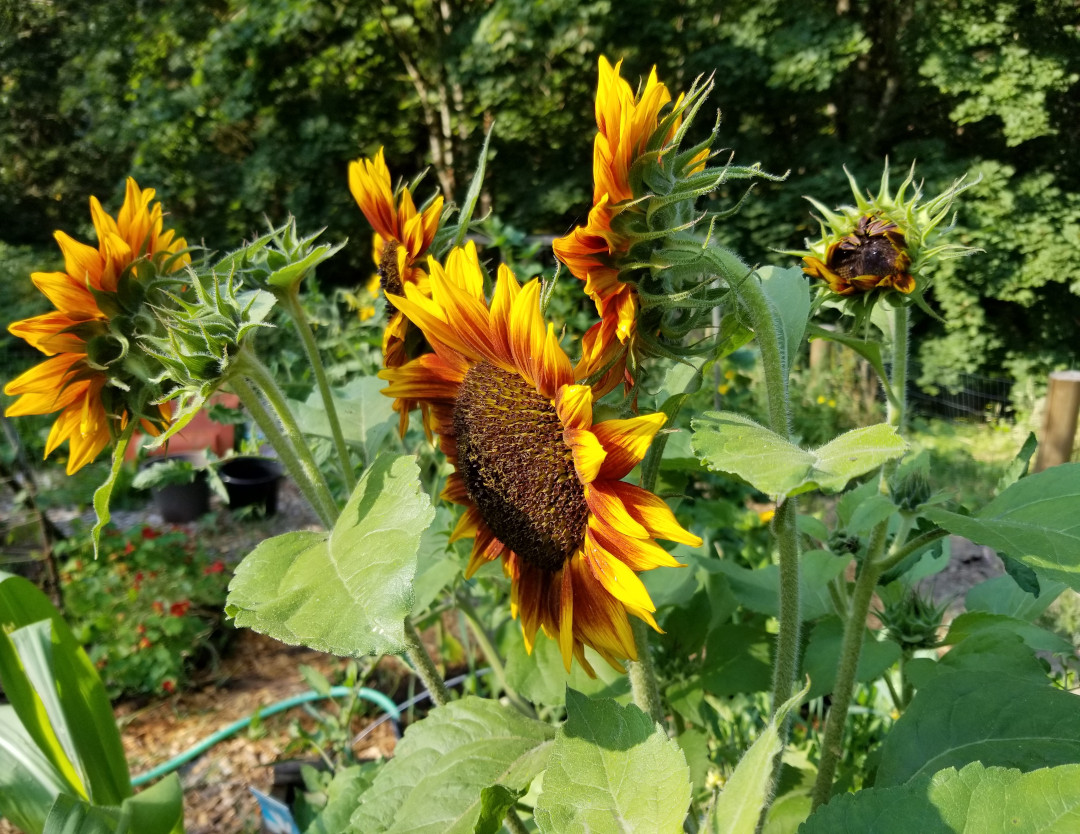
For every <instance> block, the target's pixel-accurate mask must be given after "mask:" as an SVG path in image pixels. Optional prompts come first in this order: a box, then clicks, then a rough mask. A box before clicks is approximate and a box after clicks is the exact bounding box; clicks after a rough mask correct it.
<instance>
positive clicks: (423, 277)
mask: <svg viewBox="0 0 1080 834" xmlns="http://www.w3.org/2000/svg"><path fill="white" fill-rule="evenodd" d="M416 185H417V183H413V185H412V186H411V187H410V186H405V185H398V186H397V187H396V188H395V187H392V186H391V183H390V170H389V169H388V168H387V167H386V161H385V159H384V157H383V149H382V148H379V152H378V153H377V154H375V156H374V157H372V158H371V159H357V160H355V161H353V162H351V163H349V190H350V191H351V192H352V195H353V198H354V199H355V200H356V202H357V205H359V206H360V211H362V212H363V214H364V217H366V218H367V221H368V223H370V224H371V227H372V228H373V229H374V230H375V234H374V236H373V238H372V246H371V248H372V260H374V262H375V269H376V271H377V274H378V277H379V286H380V287H381V288H382V290H383V294H384V296H385V298H386V300H387V305H388V308H389V313H390V315H389V319H388V321H387V324H386V329H385V330H384V331H383V344H382V350H383V366H384V367H386V368H397V367H400V366H401V365H403V364H404V363H406V362H408V361H409V360H410V359H413V358H415V357H417V356H419V355H420V354H422V353H425V352H427V351H428V350H429V349H430V348H429V347H428V346H427V344H426V342H425V341H424V339H423V337H422V334H421V333H420V332H419V331H418V330H417V329H416V328H415V327H413V326H412V325H411V324H410V323H409V320H408V319H407V318H406V317H405V316H403V315H401V313H400V312H399V311H398V310H397V309H396V308H395V307H394V303H393V301H392V300H391V299H392V297H393V296H400V295H402V294H403V293H404V291H405V287H406V286H413V287H416V288H418V289H419V290H420V291H421V292H422V293H424V294H425V295H429V294H430V289H429V288H428V276H427V272H425V270H424V268H423V265H422V264H423V258H424V256H425V255H426V254H427V252H428V249H429V248H430V247H431V244H432V242H433V241H434V240H435V235H436V233H437V232H438V230H439V224H440V222H441V220H442V214H443V198H442V197H441V196H438V195H436V196H434V197H432V198H431V199H430V200H428V201H427V202H426V203H425V204H424V205H423V206H422V207H421V208H420V209H417V207H416V203H415V202H414V200H413V196H412V192H413V191H414V190H415V188H416ZM416 405H417V404H416V403H415V402H414V401H412V400H409V399H407V398H405V399H398V400H396V401H395V402H394V410H395V411H397V412H399V414H400V421H399V431H400V433H401V435H402V436H403V437H404V435H405V431H406V430H407V429H408V426H409V412H410V411H411V410H412V409H413V408H415V407H416ZM426 425H427V420H426V417H425V426H426Z"/></svg>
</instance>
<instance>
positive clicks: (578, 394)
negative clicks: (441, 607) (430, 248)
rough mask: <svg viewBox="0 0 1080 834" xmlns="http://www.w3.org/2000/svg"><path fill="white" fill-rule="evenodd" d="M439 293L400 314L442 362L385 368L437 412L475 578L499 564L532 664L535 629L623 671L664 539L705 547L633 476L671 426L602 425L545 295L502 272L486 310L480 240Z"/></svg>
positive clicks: (643, 421) (437, 282)
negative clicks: (647, 574)
mask: <svg viewBox="0 0 1080 834" xmlns="http://www.w3.org/2000/svg"><path fill="white" fill-rule="evenodd" d="M429 264H430V267H429V268H430V283H431V290H432V295H431V297H430V298H429V297H427V296H426V295H425V294H424V293H423V292H421V291H420V290H419V289H418V288H416V287H411V286H406V287H405V296H404V297H400V296H399V297H395V298H393V302H394V303H395V304H396V305H397V307H398V309H400V310H401V311H402V312H403V313H404V314H405V315H406V316H408V317H409V319H410V320H411V321H412V322H413V323H414V324H415V325H417V326H418V327H420V328H421V329H422V330H423V332H424V334H425V336H426V337H427V340H428V342H429V344H430V345H431V347H432V349H433V352H432V353H430V354H425V355H423V356H420V357H418V358H417V359H415V360H413V361H411V362H409V363H408V364H406V365H403V366H401V367H398V368H391V369H387V370H384V371H382V372H381V374H380V376H382V377H383V378H384V379H387V380H389V383H390V384H389V386H388V387H387V388H386V389H385V390H384V391H383V393H384V394H387V395H388V396H392V397H409V398H414V399H423V400H424V401H426V402H427V403H429V404H430V409H431V416H432V422H433V428H434V430H435V432H436V433H437V434H438V435H439V439H440V446H441V448H442V451H443V452H444V453H445V454H446V455H447V457H448V459H449V460H450V461H451V462H452V463H453V464H454V467H455V472H454V473H453V474H452V475H451V476H450V477H449V478H448V479H447V483H446V487H445V489H444V490H443V493H442V496H443V497H444V498H446V499H447V500H449V501H452V502H454V503H457V504H461V505H463V506H464V507H465V508H466V509H465V512H464V514H463V515H462V517H461V519H460V521H459V522H458V524H457V526H456V527H455V529H454V531H453V533H452V535H451V540H452V541H453V540H457V539H461V538H473V539H474V544H473V551H472V557H471V559H470V561H469V566H468V569H467V575H469V576H471V575H472V574H473V573H474V572H475V571H476V570H477V569H478V568H479V567H480V566H482V565H484V564H485V563H487V562H489V561H492V560H494V559H499V558H501V559H502V563H503V570H504V572H505V573H506V575H507V576H508V577H509V578H510V579H511V582H512V591H511V613H512V614H513V616H514V617H520V619H521V629H522V633H523V635H524V638H525V645H526V648H527V649H528V650H529V651H530V652H531V651H532V647H533V645H534V641H535V639H536V631H537V629H538V628H539V629H542V630H543V631H544V632H545V633H546V634H547V635H548V636H549V637H552V638H553V639H556V640H557V641H558V643H559V647H560V651H561V653H562V657H563V662H564V664H565V665H566V668H567V669H568V670H569V668H570V665H571V662H572V658H574V657H576V658H577V659H578V662H579V663H580V664H581V665H582V667H583V668H584V669H585V670H586V671H587V672H588V673H589V674H593V670H592V668H591V666H590V665H589V663H588V662H587V661H586V659H585V655H584V646H592V647H593V648H594V649H595V650H596V651H597V652H598V653H599V654H600V655H601V656H602V657H603V658H604V659H605V660H607V661H608V662H609V663H611V664H612V665H613V666H615V667H616V668H619V669H621V666H619V665H618V660H619V659H620V658H629V659H636V657H637V653H636V648H635V645H634V638H633V634H632V631H631V629H630V623H629V619H628V616H627V615H628V614H632V615H634V616H636V617H639V618H641V619H642V620H644V621H645V622H646V623H648V624H649V625H651V626H653V627H654V628H656V621H655V620H654V618H653V616H652V612H653V611H655V607H654V605H653V604H652V600H651V599H650V598H649V594H648V592H647V591H646V589H645V586H644V585H643V584H642V582H641V580H640V579H639V578H638V576H637V574H638V573H639V572H640V571H644V570H651V569H652V568H656V567H660V566H677V565H678V562H676V561H675V559H674V558H672V556H671V555H670V554H669V553H668V552H667V551H665V550H664V549H663V548H662V547H660V546H659V545H658V544H657V543H656V541H655V539H656V538H663V539H668V540H671V541H677V542H685V543H687V544H691V545H695V546H696V545H699V544H700V543H701V539H699V538H698V537H697V536H695V535H693V534H692V533H689V532H688V531H686V530H684V529H683V528H682V527H681V526H680V525H679V523H678V522H677V521H676V520H675V516H674V514H673V513H672V512H671V510H670V509H669V508H668V506H667V504H666V503H664V501H663V500H662V499H660V498H658V497H657V496H656V495H653V494H652V493H651V492H648V491H647V490H644V489H642V488H640V487H637V486H633V485H631V484H628V483H624V482H623V481H622V478H624V477H625V476H626V475H627V474H628V473H629V472H630V470H631V469H633V468H634V466H635V465H636V464H637V463H638V462H640V461H641V459H642V458H643V457H644V455H645V452H646V451H647V449H648V447H649V444H650V443H651V441H652V438H653V437H654V435H655V434H656V432H657V431H658V430H659V429H660V427H661V426H662V425H663V424H664V420H665V418H664V416H663V415H662V414H649V415H643V416H639V417H634V418H631V419H626V420H605V421H603V422H596V423H594V422H593V408H592V404H593V390H592V389H591V388H590V387H589V386H587V385H581V384H578V383H577V380H576V379H575V376H574V370H573V368H572V366H571V363H570V360H569V358H568V357H567V355H566V353H565V352H564V351H563V349H562V348H561V347H560V345H559V343H558V339H557V338H556V336H555V331H554V327H553V326H552V325H551V324H548V325H547V326H546V327H545V324H544V320H543V317H542V315H541V313H540V306H539V296H540V284H539V282H538V281H535V280H534V281H531V282H530V283H528V284H526V285H525V286H524V287H521V286H520V285H519V284H518V282H517V280H516V279H515V278H514V276H513V274H512V273H511V272H510V270H509V269H508V268H506V267H505V266H501V267H500V268H499V272H498V277H497V280H496V285H495V290H494V294H493V296H492V300H491V303H490V304H488V303H487V302H486V301H485V299H484V294H483V277H482V273H481V270H480V265H479V263H478V261H477V256H476V250H475V247H473V246H472V245H471V244H470V245H469V246H467V247H466V248H465V249H455V250H454V251H453V252H451V254H450V256H449V257H448V259H447V263H446V267H445V268H443V267H441V266H440V265H439V264H438V263H437V262H436V261H435V260H434V259H429Z"/></svg>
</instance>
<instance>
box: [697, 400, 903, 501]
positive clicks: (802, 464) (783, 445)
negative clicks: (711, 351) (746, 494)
mask: <svg viewBox="0 0 1080 834" xmlns="http://www.w3.org/2000/svg"><path fill="white" fill-rule="evenodd" d="M691 425H692V426H693V429H694V437H693V440H692V444H693V448H694V452H695V453H696V454H697V456H698V457H699V458H701V460H702V461H703V462H704V463H705V464H706V465H707V466H708V467H709V468H710V469H713V470H716V471H719V472H727V473H729V474H732V475H736V476H738V477H739V478H742V479H743V480H744V481H746V482H747V483H748V484H750V485H751V486H753V487H755V488H756V489H759V490H761V491H762V492H764V493H766V494H767V495H798V494H799V493H802V492H809V491H810V490H813V489H819V490H821V491H822V492H839V491H841V490H842V489H844V487H846V486H847V484H848V482H849V481H851V479H852V478H857V477H859V476H860V475H865V474H866V473H867V472H872V471H873V470H875V469H877V468H878V467H879V466H881V464H883V463H885V462H886V461H889V460H893V459H894V458H898V457H900V456H901V455H903V454H904V452H905V451H906V450H907V444H906V443H905V442H904V439H903V438H902V437H900V435H898V434H897V433H896V430H895V429H894V428H892V427H891V426H887V425H885V424H884V423H882V424H879V425H876V426H867V427H866V428H861V429H855V430H854V431H849V432H847V433H846V434H842V435H840V436H839V437H837V438H835V439H834V440H831V441H830V442H828V443H826V444H825V445H824V446H822V447H820V448H818V449H815V450H813V451H807V450H806V449H800V448H799V447H798V446H796V445H795V444H794V443H791V442H790V441H789V440H788V439H787V438H784V437H781V436H780V435H778V434H777V433H776V432H774V431H772V430H770V429H767V428H765V427H764V426H762V425H760V424H758V423H755V422H754V421H753V420H751V419H750V418H748V417H744V416H743V415H741V414H736V413H734V412H730V411H710V412H707V413H705V414H703V415H702V416H700V417H698V418H696V419H694V420H693V421H692V422H691Z"/></svg>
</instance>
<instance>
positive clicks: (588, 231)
mask: <svg viewBox="0 0 1080 834" xmlns="http://www.w3.org/2000/svg"><path fill="white" fill-rule="evenodd" d="M621 66H622V62H619V63H618V64H616V65H615V66H614V67H613V66H612V65H611V64H610V63H609V62H608V61H607V59H606V58H603V57H601V58H600V79H599V83H598V85H597V93H596V124H597V134H596V138H595V141H594V144H593V178H594V188H593V206H592V208H591V209H590V211H589V216H588V221H587V223H586V224H585V225H583V226H578V227H576V228H574V229H573V230H572V231H571V232H570V234H568V235H566V236H565V237H562V238H559V239H557V240H556V241H555V243H554V249H555V254H556V255H557V256H558V257H559V259H560V260H561V261H562V262H563V263H564V264H566V266H567V267H568V268H569V270H570V272H571V273H572V274H573V275H574V276H575V277H577V278H579V279H580V280H582V281H584V282H585V291H586V293H587V294H588V295H589V296H590V297H591V298H592V299H593V301H594V303H595V304H596V309H597V312H598V313H599V314H600V317H601V323H600V325H598V326H597V328H596V329H595V330H594V331H591V335H590V337H589V342H588V344H587V345H585V346H584V347H585V350H584V352H583V356H582V360H581V363H580V365H579V367H580V368H581V370H582V373H583V375H585V376H589V377H595V378H600V379H603V380H604V381H605V385H606V386H607V390H610V387H611V386H614V385H615V384H617V382H618V380H619V379H621V378H624V377H625V378H627V380H628V382H632V381H633V379H634V377H635V373H636V366H637V362H638V360H639V359H640V358H641V357H645V356H664V357H668V358H670V357H672V356H675V357H681V356H683V355H685V349H684V341H685V337H686V336H687V335H688V334H689V333H690V332H691V331H693V330H694V329H696V328H698V327H700V326H702V325H704V324H706V323H707V322H708V321H709V319H710V316H711V313H710V306H711V305H713V304H715V303H719V301H720V300H721V299H720V298H719V297H718V296H716V294H715V293H712V294H710V292H709V290H708V288H707V283H706V284H703V283H702V270H701V268H700V265H697V266H695V267H694V268H691V269H687V268H680V266H685V265H684V264H683V265H680V264H677V263H674V262H672V261H671V259H670V258H665V257H659V258H658V253H660V252H662V251H663V250H664V249H665V247H666V246H667V245H668V244H669V243H670V242H671V241H673V240H676V239H679V238H688V237H692V236H693V232H694V230H695V229H698V228H701V229H708V228H709V226H710V224H711V223H712V222H714V220H715V219H716V218H718V217H723V216H726V215H727V214H730V213H731V211H734V210H733V209H732V210H731V211H728V212H711V211H705V210H699V209H698V207H697V200H698V198H700V197H702V196H704V195H706V194H708V193H709V192H711V191H713V190H715V189H716V188H718V187H719V186H720V185H721V184H722V183H724V182H725V181H727V180H730V179H736V178H746V177H756V176H764V175H763V174H762V172H761V171H760V170H759V169H758V168H757V167H756V166H752V167H750V168H736V167H733V166H731V165H730V164H728V165H722V166H712V165H710V164H709V163H710V160H711V158H712V152H711V145H712V141H713V139H714V138H715V134H716V132H717V129H718V123H716V124H714V126H713V129H712V131H711V132H710V133H709V134H708V135H707V136H706V137H705V139H704V140H702V141H700V142H699V143H697V144H695V145H693V146H691V147H688V148H684V147H683V144H684V141H685V140H686V137H687V135H688V131H689V130H690V128H691V125H692V123H693V121H694V118H695V116H696V115H697V114H698V112H699V110H700V108H701V106H702V105H703V104H704V101H705V98H706V96H707V95H708V93H709V91H710V90H711V89H712V81H711V79H706V80H704V81H702V80H701V79H698V81H695V83H694V84H693V86H691V88H690V90H689V91H688V92H687V93H686V94H685V95H682V94H680V95H679V96H677V97H675V98H673V97H672V95H671V93H670V92H669V91H668V88H667V87H666V86H665V85H664V84H662V83H661V82H660V81H659V80H658V79H657V76H656V70H655V69H653V70H652V71H651V72H650V74H649V76H648V78H647V79H646V80H645V82H644V84H643V85H642V86H641V87H640V88H639V90H638V92H637V93H635V92H634V91H633V90H632V89H631V87H630V85H629V84H628V83H627V82H626V81H625V80H624V79H623V78H622V77H621V76H620V70H621ZM702 224H703V225H702ZM613 362H614V365H613V364H612V363H613ZM613 369H614V370H613Z"/></svg>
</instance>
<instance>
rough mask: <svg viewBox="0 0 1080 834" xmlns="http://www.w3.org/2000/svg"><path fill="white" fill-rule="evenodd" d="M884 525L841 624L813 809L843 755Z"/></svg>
mask: <svg viewBox="0 0 1080 834" xmlns="http://www.w3.org/2000/svg"><path fill="white" fill-rule="evenodd" d="M888 526H889V525H888V521H883V522H881V523H880V524H879V525H878V526H877V527H876V528H874V532H873V533H872V534H871V537H870V544H869V547H868V552H867V555H866V561H865V562H863V568H862V570H861V571H860V572H859V576H858V577H857V578H856V580H855V593H854V595H853V596H852V598H851V608H850V610H849V613H848V619H847V622H846V623H845V624H844V641H843V643H842V644H841V648H840V666H839V668H838V669H837V670H836V685H835V686H834V687H833V693H832V706H831V707H830V708H829V717H828V718H827V719H826V721H825V735H824V738H823V739H822V745H821V746H822V749H821V762H820V763H819V765H818V775H817V781H816V782H815V784H814V793H813V803H814V807H815V808H816V807H817V806H818V805H821V804H822V803H824V802H827V801H828V799H829V795H830V794H831V793H832V784H833V778H834V777H835V776H836V766H837V764H839V762H840V757H841V755H842V753H843V748H842V747H841V745H842V744H843V741H844V724H845V722H846V721H847V714H848V707H849V706H850V705H851V696H852V694H853V693H854V691H855V674H856V671H857V670H858V668H859V654H860V653H861V652H862V643H863V635H864V634H865V633H866V615H867V614H868V613H869V612H870V601H871V600H872V599H873V597H874V589H875V588H876V587H877V581H878V577H880V576H881V567H880V566H879V565H878V564H877V562H878V560H880V558H881V553H882V550H883V549H884V547H885V536H886V533H887V532H888Z"/></svg>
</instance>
